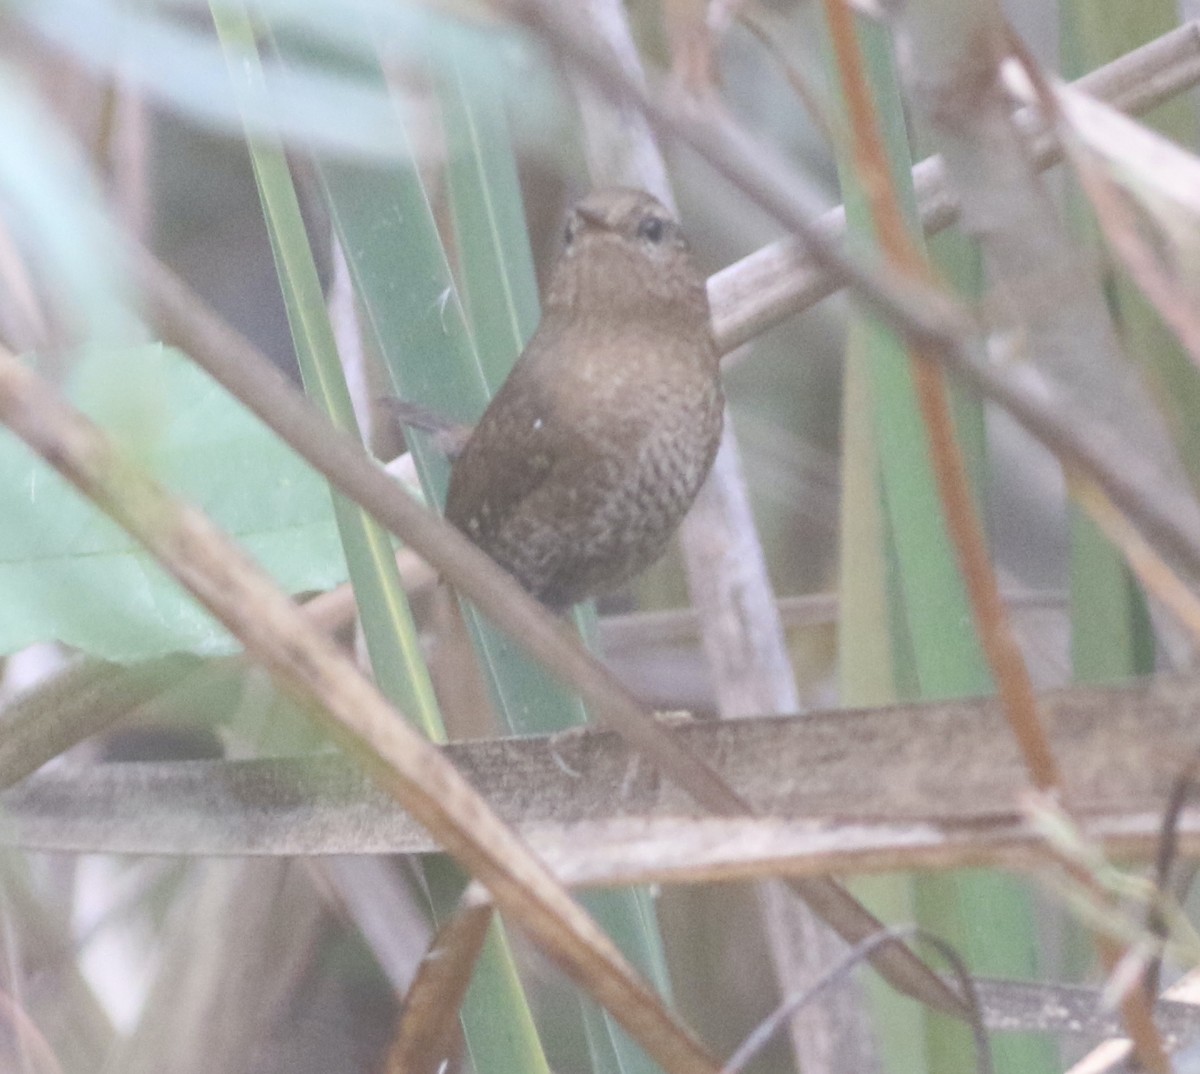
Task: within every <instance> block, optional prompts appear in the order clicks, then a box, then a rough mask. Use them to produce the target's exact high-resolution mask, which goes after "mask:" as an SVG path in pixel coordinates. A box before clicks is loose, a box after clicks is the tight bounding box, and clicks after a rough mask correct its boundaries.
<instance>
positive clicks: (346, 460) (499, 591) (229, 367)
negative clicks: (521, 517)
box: [137, 252, 962, 1013]
mask: <svg viewBox="0 0 1200 1074" xmlns="http://www.w3.org/2000/svg"><path fill="white" fill-rule="evenodd" d="M137 266H138V272H139V276H140V277H141V282H142V286H143V288H144V289H145V291H146V293H147V296H148V297H149V299H150V302H151V304H152V306H153V308H154V310H155V319H156V320H157V321H158V322H159V323H160V325H162V328H163V335H164V336H165V337H166V338H167V339H168V340H169V341H171V342H174V343H176V344H178V345H179V346H180V347H182V348H183V349H185V350H186V351H187V352H188V354H189V355H190V356H191V357H192V358H193V360H195V361H196V362H197V363H198V364H199V365H201V366H202V367H203V368H204V369H205V370H206V371H207V372H208V373H209V374H210V375H211V376H213V377H214V378H215V379H216V380H217V381H219V382H220V383H221V384H222V385H223V386H224V387H225V388H226V389H227V390H228V391H230V392H231V393H232V394H233V395H235V396H237V397H238V398H239V399H240V400H241V401H242V402H243V403H245V405H246V406H248V407H249V408H250V409H251V410H252V411H254V413H256V414H257V415H258V416H259V417H260V418H262V420H263V421H264V422H266V423H267V424H268V425H269V426H270V427H271V428H272V429H274V430H275V431H276V432H277V433H278V434H279V435H280V436H281V437H282V438H283V439H284V440H286V441H287V442H288V443H289V444H290V445H291V446H292V447H293V448H295V449H296V451H298V452H299V453H300V454H301V455H302V456H303V457H304V458H305V459H307V460H308V461H309V462H310V463H312V465H313V466H314V467H316V468H317V469H318V470H320V471H321V473H323V474H324V475H325V476H326V477H328V478H329V479H330V481H332V482H333V483H334V484H335V485H336V486H337V488H338V489H339V490H340V491H341V492H343V493H345V494H346V495H347V496H348V497H350V498H351V499H352V500H354V501H355V502H357V503H359V504H361V505H362V506H363V507H365V508H366V509H367V510H369V511H370V512H371V513H372V514H373V515H374V516H375V518H376V519H377V520H378V521H379V522H381V523H382V524H383V525H384V526H386V527H387V528H388V529H389V530H391V531H392V532H393V533H394V534H396V536H398V537H400V538H401V540H403V541H405V542H406V543H407V544H408V545H409V546H410V547H411V548H413V549H414V550H415V551H416V552H418V553H419V554H420V555H422V556H423V557H424V558H425V559H426V560H427V561H428V562H429V563H430V564H431V565H432V566H433V567H435V568H436V569H437V570H438V571H440V572H441V573H443V574H444V575H445V576H446V577H447V578H448V579H449V580H450V581H451V582H453V583H454V585H455V587H456V588H457V589H458V590H459V592H461V593H462V594H463V595H464V596H466V597H468V598H470V599H471V600H472V601H473V602H474V603H475V604H476V605H477V606H478V607H479V608H480V610H481V611H483V613H484V614H485V615H487V616H488V618H489V619H491V620H492V622H493V623H495V624H496V625H497V626H499V627H500V628H501V629H502V630H504V631H506V632H507V633H508V634H509V636H510V637H512V638H514V639H515V640H516V641H517V642H518V643H519V644H521V645H522V646H523V647H524V648H525V650H526V651H527V652H528V653H529V654H530V655H531V656H533V657H534V658H535V659H537V660H540V661H541V662H542V663H543V664H544V665H545V666H546V667H547V668H549V669H550V671H551V672H552V673H554V674H555V675H557V676H558V677H559V678H560V679H562V680H563V681H564V682H566V683H568V684H570V685H571V686H572V687H573V688H574V689H575V690H577V691H578V693H579V695H580V697H581V698H582V699H583V700H584V702H585V703H586V704H587V705H588V707H589V709H590V710H591V711H593V712H594V713H595V715H596V717H597V719H599V720H600V721H601V722H603V723H606V724H608V725H609V726H611V727H612V728H613V729H614V730H617V731H619V732H620V734H621V735H622V736H624V737H625V738H626V739H627V740H628V741H629V742H630V743H631V744H633V745H634V746H636V747H637V748H638V749H639V750H641V751H642V752H643V753H644V754H645V755H646V757H647V758H648V759H649V760H650V761H652V763H654V764H655V765H657V766H658V767H659V768H660V769H661V770H662V771H663V772H664V774H665V775H667V776H668V777H669V778H670V779H672V780H673V781H674V782H676V783H677V784H678V785H679V786H681V787H683V788H684V789H685V790H686V791H687V792H688V794H690V795H691V796H692V797H693V798H694V799H695V800H696V801H697V802H699V803H700V804H701V805H703V806H704V807H705V808H706V809H708V810H710V811H711V812H713V813H715V814H718V815H720V816H739V815H746V814H751V813H752V812H753V810H752V809H751V807H750V806H749V804H748V803H746V802H745V801H743V800H742V799H741V798H740V797H739V796H738V795H736V794H735V793H734V792H733V791H732V790H730V788H729V787H728V785H727V784H726V783H725V782H724V781H723V780H721V779H720V778H719V777H718V776H717V775H716V773H714V772H713V770H712V769H711V768H710V767H709V766H708V765H706V764H705V763H704V762H703V761H702V760H701V759H700V758H699V757H698V756H697V755H695V754H693V753H691V752H689V751H687V750H685V749H683V748H682V747H681V746H680V745H679V743H678V742H676V741H675V740H674V739H673V738H672V737H671V736H670V734H669V733H668V732H667V731H666V730H664V728H663V727H661V726H660V725H659V724H658V723H657V722H656V721H655V719H654V717H653V716H652V714H651V713H650V712H649V710H648V709H646V708H645V707H644V706H642V705H640V704H639V703H638V701H637V700H636V699H635V698H634V697H633V695H632V694H630V693H629V691H628V690H627V689H626V688H625V687H624V686H623V685H622V684H621V683H620V682H619V681H618V680H617V678H616V677H615V676H614V675H613V674H612V673H611V672H610V671H608V669H607V668H605V667H604V666H603V665H602V664H600V663H599V662H598V661H597V660H596V659H595V657H593V656H592V654H591V653H589V652H588V651H587V650H586V649H584V648H583V646H582V645H581V644H580V642H579V638H578V636H577V635H576V634H575V633H574V632H573V631H571V630H570V629H569V628H568V627H566V626H565V625H564V624H563V623H562V622H561V621H560V620H558V619H557V618H556V617H555V616H553V615H551V614H550V613H548V612H547V611H546V609H545V608H543V607H542V606H541V605H540V604H539V603H538V602H537V601H536V600H534V599H533V598H532V597H530V596H529V595H528V594H527V593H526V592H525V591H524V590H523V589H522V588H521V587H520V585H518V584H517V582H516V581H515V580H514V579H513V578H512V577H511V576H509V575H508V574H507V573H505V572H504V571H503V570H502V569H501V568H499V567H497V566H496V564H495V563H493V562H492V560H491V559H490V558H489V557H488V556H487V555H485V554H484V553H483V552H481V551H480V550H479V549H478V548H476V547H475V546H474V545H473V544H472V543H471V542H470V541H468V540H467V539H466V538H465V537H464V536H463V535H462V534H461V533H460V532H459V531H458V530H457V529H455V528H454V527H453V526H451V525H450V524H449V523H447V522H445V521H444V520H443V519H442V518H440V517H439V516H437V515H436V514H434V513H433V512H431V511H427V510H426V509H425V508H423V507H422V506H421V505H420V504H418V503H417V502H416V501H415V500H414V499H413V498H412V497H411V496H409V495H408V494H407V493H406V492H405V491H404V490H403V489H402V488H401V487H400V486H399V485H398V484H396V482H394V481H392V479H391V478H389V477H388V476H387V475H386V474H385V473H384V472H383V470H382V468H381V467H379V466H378V465H377V464H376V463H375V462H374V461H373V460H371V459H370V458H369V457H368V456H367V455H366V454H365V452H364V451H363V449H362V446H361V445H360V444H359V443H358V442H357V441H354V440H352V439H350V438H349V437H347V436H346V435H345V434H343V433H341V432H339V431H338V430H336V429H334V428H333V427H332V425H331V424H330V423H329V421H328V419H326V418H325V416H324V415H323V414H321V413H320V412H318V411H317V409H316V408H315V407H313V406H312V405H311V404H310V403H309V402H308V400H307V399H305V398H304V396H303V395H302V394H301V393H300V392H299V391H297V389H296V388H295V387H294V386H293V385H292V384H291V383H290V382H289V381H288V380H287V379H286V378H285V377H284V376H283V374H282V373H280V372H279V371H278V370H277V369H276V368H275V367H274V366H272V365H271V364H270V363H269V362H268V361H267V360H266V359H265V358H263V357H262V355H260V354H259V353H258V351H257V350H256V349H255V348H254V347H253V346H252V345H251V344H250V343H249V342H248V341H246V340H245V339H244V338H243V337H242V336H240V335H239V334H238V333H236V332H234V331H233V329H231V328H229V327H228V326H227V325H225V324H224V323H223V322H222V321H221V320H220V319H219V318H217V317H216V315H215V314H213V313H211V312H210V311H209V310H207V309H206V308H205V307H204V305H203V304H202V303H200V302H199V300H198V299H196V298H195V296H193V295H191V294H190V293H189V292H188V290H187V289H186V287H185V286H184V285H183V284H182V283H181V282H180V281H179V280H177V279H176V278H175V277H174V276H173V275H172V274H171V273H170V272H168V271H167V270H166V269H165V268H164V267H163V266H162V265H160V264H159V263H158V262H157V261H156V260H155V259H154V258H153V257H151V256H150V255H149V254H146V253H145V252H141V253H140V254H138V259H137ZM791 886H792V888H793V889H794V890H795V891H797V893H798V894H799V895H800V896H801V898H803V899H804V900H805V901H806V902H807V903H808V904H809V905H810V906H811V907H812V908H813V910H814V911H815V912H816V913H817V914H819V915H820V916H821V917H823V918H824V919H825V921H826V922H828V924H829V925H830V926H831V927H832V928H833V929H834V930H835V931H837V932H838V933H839V934H840V935H841V936H842V937H843V938H844V939H846V940H847V941H849V942H850V943H857V942H859V941H860V940H862V939H864V938H865V937H867V936H869V935H871V934H872V933H874V932H876V931H877V930H878V929H879V928H880V927H881V925H880V923H879V921H878V920H877V919H876V918H875V917H874V916H873V915H871V914H870V913H868V912H867V910H866V909H865V908H864V907H863V906H862V904H861V903H859V902H858V901H857V900H856V899H854V898H853V897H852V896H851V895H850V894H849V893H848V892H846V890H845V889H844V888H842V887H841V886H840V885H838V884H837V883H835V882H834V881H832V880H822V879H805V880H793V881H791ZM872 964H873V965H874V966H875V968H876V969H877V970H878V971H879V973H880V974H881V975H882V976H883V977H884V978H885V979H887V980H888V981H889V982H890V983H891V984H892V985H893V986H894V987H896V988H898V989H899V990H901V991H902V992H906V993H907V994H909V995H911V996H913V997H914V998H916V999H919V1000H921V1001H922V1002H924V1003H928V1004H930V1005H931V1006H934V1007H937V1008H938V1009H940V1010H945V1011H947V1012H950V1013H957V1012H961V1010H962V1005H961V1003H960V1001H959V1000H958V997H956V996H955V995H954V993H953V992H952V991H951V990H950V989H948V988H946V986H945V985H944V983H943V982H942V981H941V979H940V978H938V977H937V975H936V974H934V973H933V972H932V971H931V970H930V969H929V967H927V966H926V965H925V964H924V963H923V962H922V961H921V960H920V959H919V958H917V956H916V955H914V954H913V953H912V952H911V951H909V950H908V949H907V948H906V947H904V946H903V945H902V944H900V943H899V942H896V943H891V944H888V945H886V946H885V947H883V948H882V949H880V950H879V951H876V952H875V953H874V955H873V957H872Z"/></svg>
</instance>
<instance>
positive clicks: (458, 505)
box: [446, 188, 725, 610]
mask: <svg viewBox="0 0 1200 1074" xmlns="http://www.w3.org/2000/svg"><path fill="white" fill-rule="evenodd" d="M724 409H725V399H724V394H723V392H722V390H721V381H720V361H719V355H718V353H717V349H716V345H715V344H714V342H713V338H712V333H711V330H710V327H709V308H708V293H707V290H706V288H705V280H704V275H703V273H701V272H700V270H699V269H698V268H697V267H696V265H695V264H694V262H693V261H692V257H691V253H690V251H689V249H688V244H687V241H686V240H685V239H684V236H683V233H682V232H681V230H680V227H679V224H678V222H677V221H676V220H675V219H674V217H673V216H672V215H671V213H670V212H669V211H668V210H667V209H666V208H665V207H664V206H663V205H662V204H661V203H660V202H659V201H658V200H657V199H655V198H653V197H651V196H650V195H649V194H647V193H644V192H642V191H638V190H627V189H621V188H614V189H606V190H598V191H595V192H594V193H592V194H590V195H589V196H588V197H587V198H585V199H584V200H583V201H582V202H580V203H579V204H578V205H577V206H576V207H575V208H574V210H573V211H572V212H571V214H570V217H569V219H568V222H567V228H566V240H565V248H564V249H563V252H562V254H561V256H560V258H559V260H558V262H557V264H556V265H555V267H554V269H553V272H552V273H551V277H550V281H549V286H548V288H547V293H546V295H545V299H544V303H543V311H542V319H541V323H540V324H539V325H538V328H537V331H536V332H535V333H534V335H533V338H532V339H530V341H529V344H528V345H527V346H526V348H525V351H524V352H523V353H522V355H521V356H520V358H519V359H518V360H517V362H516V364H515V365H514V366H513V369H512V372H511V373H510V374H509V376H508V379H507V380H505V382H504V384H503V385H502V387H501V388H500V390H499V391H498V392H497V393H496V395H495V397H494V398H493V399H492V401H491V404H490V405H489V406H488V408H487V410H486V411H485V412H484V414H483V417H482V418H481V419H480V420H479V423H478V425H476V426H475V428H474V430H473V432H472V433H471V434H470V436H469V438H468V439H467V440H466V443H465V445H464V446H463V447H462V449H461V451H460V452H459V454H458V456H457V458H455V460H454V463H453V467H452V470H451V474H450V489H449V493H448V495H447V499H446V517H447V518H448V519H449V520H450V521H451V522H453V523H454V524H455V525H456V526H457V527H458V528H459V529H461V530H462V531H463V532H464V533H466V534H467V536H469V537H470V538H471V539H472V540H473V541H474V542H475V543H476V544H477V545H478V546H479V547H480V548H482V549H483V550H484V551H485V552H487V553H488V554H489V555H490V556H491V557H492V558H493V559H494V560H496V561H497V562H498V563H499V564H500V565H501V566H503V567H505V568H506V569H507V570H508V571H509V572H510V573H512V574H513V575H515V576H516V578H517V580H518V581H520V583H521V584H522V585H523V586H524V587H525V588H526V589H527V590H528V591H529V592H530V593H531V594H533V595H534V596H535V597H537V598H538V599H539V600H541V601H542V602H543V603H544V604H546V605H548V606H549V607H551V608H553V609H555V610H561V609H564V608H567V607H569V606H570V605H572V604H574V603H576V602H577V601H580V600H584V599H586V598H589V597H592V596H595V595H597V594H599V593H602V592H604V591H605V590H609V589H612V588H614V587H615V586H618V585H620V584H621V583H623V582H625V581H627V580H629V579H630V578H632V577H633V576H634V575H636V574H638V573H639V572H640V571H642V570H643V569H644V568H645V567H647V566H649V565H650V564H651V563H652V562H653V561H654V560H656V559H657V558H658V557H659V556H660V555H661V554H662V552H663V551H664V549H665V548H666V545H667V541H668V540H669V539H670V537H671V535H672V534H673V533H674V532H675V530H676V528H677V527H678V526H679V523H680V522H681V521H682V520H683V516H684V515H685V514H686V513H687V511H688V508H690V507H691V505H692V502H693V500H695V498H696V494H697V493H698V492H699V490H700V486H701V485H702V484H703V482H704V479H705V477H706V476H707V475H708V471H709V469H710V468H711V466H712V462H713V457H714V456H715V455H716V452H717V446H718V444H719V442H720V439H721V423H722V419H723V415H724Z"/></svg>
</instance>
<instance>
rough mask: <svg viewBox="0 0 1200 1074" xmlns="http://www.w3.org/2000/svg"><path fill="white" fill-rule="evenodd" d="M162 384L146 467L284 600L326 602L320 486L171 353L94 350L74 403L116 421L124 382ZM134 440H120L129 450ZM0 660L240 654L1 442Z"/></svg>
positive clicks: (167, 582)
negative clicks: (66, 648) (255, 564)
mask: <svg viewBox="0 0 1200 1074" xmlns="http://www.w3.org/2000/svg"><path fill="white" fill-rule="evenodd" d="M133 370H136V371H137V372H138V373H139V374H140V377H141V378H146V377H150V378H152V379H154V380H157V381H158V384H159V389H160V391H161V408H160V410H159V411H158V412H157V413H149V412H148V411H146V410H145V409H139V413H140V414H141V416H142V418H143V419H144V420H145V421H147V422H148V423H150V424H154V425H156V426H157V435H155V436H153V437H152V438H147V439H146V441H145V443H144V445H143V446H144V447H145V448H146V450H147V452H148V454H146V455H144V456H143V461H144V462H145V463H146V464H147V465H149V466H150V468H151V469H152V470H153V471H154V473H155V474H156V476H157V477H158V478H159V479H160V480H161V481H162V482H163V483H164V484H165V485H166V486H167V487H168V488H170V489H171V490H172V491H173V492H175V493H176V494H177V495H179V496H182V497H183V498H184V499H186V500H188V501H190V502H191V503H193V504H196V505H197V506H199V507H201V508H202V509H203V510H205V511H206V512H207V513H208V514H209V515H210V517H211V518H212V519H213V520H214V521H215V522H216V523H217V524H218V525H219V526H221V527H222V528H223V529H225V530H226V532H228V533H229V534H230V535H231V536H233V537H234V538H235V539H236V540H237V541H238V542H239V543H240V544H241V545H242V546H243V547H244V548H245V549H246V550H247V551H248V552H249V554H250V555H251V556H253V557H254V558H255V559H257V560H258V561H259V562H260V563H261V564H262V565H263V566H264V567H265V568H266V569H267V570H268V571H270V572H271V573H272V574H273V575H274V576H275V579H276V580H277V581H278V582H279V584H280V585H281V586H283V587H284V588H286V589H287V590H288V591H289V592H292V593H295V592H300V591H303V590H314V589H327V588H330V587H332V586H334V585H338V584H340V583H341V582H343V581H345V579H346V565H345V560H344V558H343V556H342V551H341V546H340V544H339V542H338V538H337V530H336V528H335V526H334V522H333V514H332V512H331V511H330V507H329V493H328V489H327V487H326V485H325V482H324V480H323V479H322V478H321V477H320V476H319V475H318V474H316V473H315V472H314V471H313V470H312V469H311V468H310V467H309V466H308V465H307V464H306V463H305V462H303V460H301V459H300V458H299V456H297V455H296V454H295V453H294V452H293V451H292V450H291V448H289V447H288V446H287V445H286V444H284V443H283V442H282V441H281V440H280V439H279V438H278V437H277V436H276V435H275V434H274V433H273V432H271V431H270V430H269V429H268V428H266V426H264V425H263V424H262V423H261V422H260V421H259V420H258V419H257V418H255V417H254V416H253V415H252V414H251V413H250V412H249V411H248V410H246V409H245V408H244V407H243V406H242V405H241V404H240V403H238V402H237V401H236V400H234V399H233V398H231V397H230V396H229V395H228V394H227V393H226V392H225V391H224V389H222V388H221V387H219V386H218V385H217V384H216V383H215V382H214V381H212V380H210V379H209V378H208V377H207V376H205V375H204V374H203V373H201V372H200V371H199V370H198V369H196V367H195V366H194V365H192V364H191V363H190V362H188V361H186V360H185V359H184V358H183V357H182V356H180V355H178V354H176V353H175V352H173V351H172V350H170V349H169V348H166V347H162V346H158V345H147V346H144V347H140V348H132V349H118V350H93V351H91V352H88V353H86V354H85V355H83V356H82V357H81V358H80V359H79V361H78V362H77V363H76V364H75V366H74V368H73V371H72V376H71V384H70V387H69V389H68V394H70V395H71V396H72V397H73V398H74V401H75V402H76V403H78V404H79V405H80V406H81V407H82V408H83V409H84V411H86V412H88V413H91V414H93V415H97V416H100V414H101V412H102V411H104V410H105V409H108V410H109V412H110V414H111V408H112V405H113V397H114V392H113V387H114V386H119V385H126V386H128V387H129V388H130V390H133V389H134V388H136V387H137V384H136V383H135V382H134V381H132V380H131V378H130V373H131V371H133ZM126 439H128V438H126ZM0 594H3V600H0V652H5V653H7V652H12V651H13V650H15V649H19V648H22V647H23V646H26V645H29V644H31V643H32V642H35V641H45V640H49V639H57V640H59V641H62V642H65V643H66V644H68V645H72V646H76V647H78V648H79V649H82V650H83V651H84V652H87V653H90V654H92V655H94V656H99V657H103V658H104V659H108V660H119V661H132V660H138V659H145V658H147V657H151V656H158V655H162V654H163V653H168V652H174V651H183V650H188V651H193V652H200V653H210V654H211V653H223V652H230V651H233V650H234V649H235V648H236V646H235V644H234V642H233V640H232V638H230V636H229V635H228V634H227V633H226V632H225V630H224V628H223V627H221V626H220V625H219V624H218V623H217V622H216V621H215V620H213V619H212V618H211V617H210V616H209V615H208V614H207V613H206V612H204V611H202V610H201V609H200V607H199V605H197V604H196V603H195V602H194V601H193V600H192V599H191V597H189V596H187V595H186V594H185V593H184V592H183V591H182V590H181V589H180V588H179V586H178V585H177V584H176V583H175V582H174V581H172V580H171V579H169V578H168V577H167V576H166V575H165V574H164V573H163V572H162V570H161V569H160V568H159V567H157V566H156V565H155V564H154V562H153V561H152V560H151V558H150V556H149V555H148V554H146V553H145V552H142V551H140V550H139V549H138V548H137V547H136V546H135V545H134V543H133V542H132V540H131V539H130V538H129V537H128V536H127V535H126V534H125V533H124V532H123V531H121V530H120V529H119V528H118V527H117V526H116V525H115V524H113V523H112V522H110V521H109V520H108V519H107V517H105V516H104V515H103V514H102V513H101V512H100V511H99V510H97V509H96V508H95V507H93V506H92V505H91V504H90V503H89V502H87V501H86V500H85V499H84V498H83V497H82V496H81V495H79V494H78V493H77V492H76V491H75V490H74V489H73V488H72V487H71V486H69V485H68V484H67V482H66V481H64V480H63V479H62V478H60V477H59V476H58V475H57V474H56V473H55V472H54V471H53V470H51V468H50V467H49V466H48V465H46V464H45V463H43V462H42V461H41V460H40V459H37V458H36V457H35V456H34V455H33V454H32V452H30V451H29V450H28V449H27V448H26V447H25V446H24V445H23V444H22V443H21V442H20V441H18V440H17V439H16V437H14V436H13V435H12V434H11V433H8V432H7V431H0Z"/></svg>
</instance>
